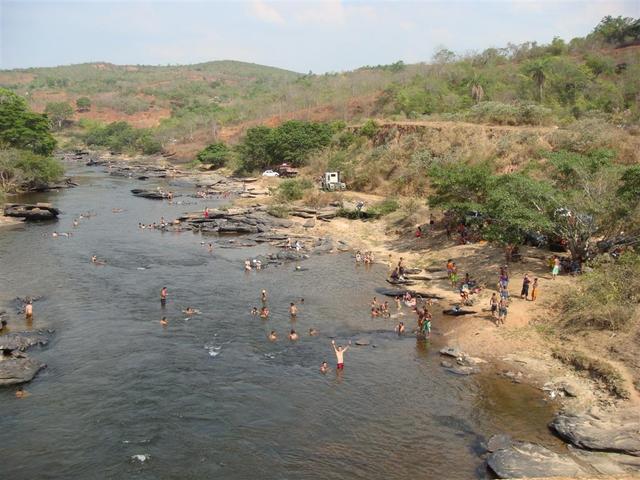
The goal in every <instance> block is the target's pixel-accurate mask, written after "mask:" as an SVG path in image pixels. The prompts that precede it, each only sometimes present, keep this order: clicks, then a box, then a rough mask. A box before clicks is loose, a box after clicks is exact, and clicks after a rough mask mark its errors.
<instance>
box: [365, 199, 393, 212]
mask: <svg viewBox="0 0 640 480" xmlns="http://www.w3.org/2000/svg"><path fill="white" fill-rule="evenodd" d="M399 208H400V203H398V200H397V199H395V198H385V199H384V200H382V201H381V202H378V203H376V204H375V205H372V206H371V207H370V208H368V209H367V212H369V213H370V214H372V215H376V216H384V215H389V214H390V213H393V212H395V211H396V210H398V209H399Z"/></svg>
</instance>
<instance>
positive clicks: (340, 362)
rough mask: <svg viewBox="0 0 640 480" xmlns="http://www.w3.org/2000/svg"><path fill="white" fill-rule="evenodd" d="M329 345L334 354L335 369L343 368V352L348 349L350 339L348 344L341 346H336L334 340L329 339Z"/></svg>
mask: <svg viewBox="0 0 640 480" xmlns="http://www.w3.org/2000/svg"><path fill="white" fill-rule="evenodd" d="M331 345H332V346H333V351H334V352H335V354H336V363H337V365H336V369H337V370H344V352H346V351H347V350H349V346H350V345H351V340H349V346H346V347H343V346H342V345H338V346H336V341H335V340H331Z"/></svg>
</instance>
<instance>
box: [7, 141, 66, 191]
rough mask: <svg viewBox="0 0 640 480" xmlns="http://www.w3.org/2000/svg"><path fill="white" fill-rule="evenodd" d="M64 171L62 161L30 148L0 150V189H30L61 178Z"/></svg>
mask: <svg viewBox="0 0 640 480" xmlns="http://www.w3.org/2000/svg"><path fill="white" fill-rule="evenodd" d="M63 173H64V169H63V168H62V165H60V162H58V161H57V160H56V159H54V158H52V157H43V156H42V155H37V154H35V153H33V152H30V151H28V150H18V149H16V148H9V149H6V150H0V190H4V191H8V192H12V191H19V190H29V189H33V188H36V187H39V186H42V185H46V184H48V183H49V182H54V181H56V180H59V179H60V177H62V174H63Z"/></svg>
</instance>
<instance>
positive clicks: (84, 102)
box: [76, 97, 91, 112]
mask: <svg viewBox="0 0 640 480" xmlns="http://www.w3.org/2000/svg"><path fill="white" fill-rule="evenodd" d="M76 107H78V111H79V112H88V111H89V110H91V99H90V98H89V97H80V98H78V99H77V100H76Z"/></svg>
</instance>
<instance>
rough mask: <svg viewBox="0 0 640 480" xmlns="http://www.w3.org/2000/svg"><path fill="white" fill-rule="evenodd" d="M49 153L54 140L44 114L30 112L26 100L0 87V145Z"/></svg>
mask: <svg viewBox="0 0 640 480" xmlns="http://www.w3.org/2000/svg"><path fill="white" fill-rule="evenodd" d="M2 144H4V145H7V146H11V147H15V148H21V149H26V150H31V151H32V152H34V153H37V154H40V155H50V154H51V153H52V152H53V150H54V149H55V147H56V141H55V139H54V138H53V136H52V135H51V132H50V131H49V120H48V119H47V117H46V116H45V115H40V114H38V113H33V112H30V111H29V109H28V107H27V102H26V101H25V100H24V99H23V98H22V97H19V96H18V95H16V94H15V93H13V92H11V91H9V90H6V89H4V88H0V145H2Z"/></svg>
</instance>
